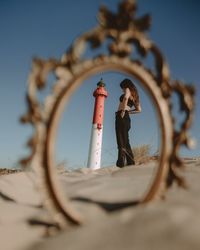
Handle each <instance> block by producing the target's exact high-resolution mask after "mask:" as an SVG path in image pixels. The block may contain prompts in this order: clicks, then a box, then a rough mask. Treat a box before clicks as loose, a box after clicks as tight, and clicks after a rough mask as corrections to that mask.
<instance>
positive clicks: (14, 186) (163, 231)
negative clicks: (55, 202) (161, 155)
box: [0, 159, 200, 250]
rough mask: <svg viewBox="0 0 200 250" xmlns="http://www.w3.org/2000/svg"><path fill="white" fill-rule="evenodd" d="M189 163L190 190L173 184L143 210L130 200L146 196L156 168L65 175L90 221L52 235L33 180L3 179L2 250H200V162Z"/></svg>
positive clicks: (25, 176) (66, 187)
mask: <svg viewBox="0 0 200 250" xmlns="http://www.w3.org/2000/svg"><path fill="white" fill-rule="evenodd" d="M186 162H187V167H186V169H185V173H184V175H185V176H186V177H187V180H188V184H189V187H190V188H189V189H188V190H183V189H180V188H178V187H177V186H176V185H174V186H173V187H172V189H170V190H169V192H168V193H167V196H166V199H165V200H164V201H154V202H152V203H150V204H148V205H140V206H131V201H132V200H133V199H135V198H138V197H141V195H142V194H143V193H144V192H145V189H146V188H147V183H149V182H150V180H151V176H152V173H153V171H154V168H155V164H152V163H149V164H145V165H141V166H133V167H128V168H124V169H119V168H116V167H108V168H104V169H100V170H96V171H92V170H89V169H81V170H76V171H63V172H60V173H59V178H60V181H61V183H62V185H63V189H64V192H65V194H66V196H68V197H69V198H70V199H71V203H72V206H73V207H74V209H77V211H79V213H80V214H81V215H82V216H83V218H84V221H85V223H84V224H83V225H82V226H78V227H70V228H67V229H66V230H63V231H62V232H59V233H57V234H55V235H54V236H49V237H47V236H46V232H47V228H48V225H47V223H45V222H49V223H51V217H50V215H49V214H48V212H47V211H46V210H45V209H44V208H43V207H42V201H41V196H40V192H38V190H37V188H36V187H35V185H34V181H33V180H34V178H33V177H34V176H31V174H27V173H24V172H19V173H13V174H9V175H3V176H0V243H1V249H2V250H11V249H13V250H18V249H19V250H24V249H26V250H45V249H48V250H51V249H52V250H53V249H60V250H62V249H70V250H75V249H76V250H78V249H80V250H100V249H105V250H107V249H109V250H112V249H113V250H114V249H115V250H122V249H139V250H140V249H141V250H147V249H148V250H157V249H158V250H160V249H176V250H177V249H181V250H186V249H187V250H189V249H194V250H196V249H198V250H199V249H200V237H199V232H200V217H199V211H200V199H199V192H200V185H199V179H200V162H199V160H193V161H191V160H188V159H187V160H186ZM116 203H117V204H121V206H116ZM124 203H126V204H128V203H130V205H129V206H126V207H124V205H123V204H124ZM113 204H114V205H113ZM33 221H37V222H40V221H41V222H42V223H35V224H34V225H33V223H31V222H33Z"/></svg>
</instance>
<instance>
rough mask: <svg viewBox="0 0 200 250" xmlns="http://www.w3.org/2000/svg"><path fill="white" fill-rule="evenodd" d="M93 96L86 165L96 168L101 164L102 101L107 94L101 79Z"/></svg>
mask: <svg viewBox="0 0 200 250" xmlns="http://www.w3.org/2000/svg"><path fill="white" fill-rule="evenodd" d="M93 96H94V97H95V105H94V114H93V124H92V133H91V139H90V149H89V155H88V164H87V166H88V167H89V168H92V169H98V168H100V164H101V147H102V135H103V117H104V101H105V98H106V97H107V96H108V93H107V91H106V89H105V83H104V82H103V80H102V79H101V80H100V82H98V83H97V89H96V90H95V91H94V93H93Z"/></svg>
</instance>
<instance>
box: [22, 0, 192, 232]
mask: <svg viewBox="0 0 200 250" xmlns="http://www.w3.org/2000/svg"><path fill="white" fill-rule="evenodd" d="M136 7H137V6H136V3H135V1H133V0H127V1H123V2H121V3H120V4H119V7H118V13H113V12H111V11H109V10H108V9H107V8H106V7H105V6H103V7H101V8H100V11H99V14H98V21H99V25H98V26H97V27H96V28H94V29H93V30H91V31H89V32H86V33H85V34H83V35H81V36H80V37H79V38H77V40H76V41H75V42H74V43H73V44H72V46H71V47H70V48H69V49H68V50H67V52H66V53H64V55H63V56H62V58H61V59H60V60H59V59H49V60H43V59H39V58H34V59H33V64H32V70H31V73H30V76H29V86H28V91H27V97H26V99H27V106H28V110H27V113H26V114H25V115H24V116H23V117H22V118H21V121H22V122H23V123H30V124H32V126H33V127H34V134H33V136H32V138H31V139H30V140H29V141H28V146H29V147H30V151H31V153H30V155H29V156H28V157H26V158H24V159H22V160H21V163H22V165H23V166H30V165H31V167H32V168H33V169H34V170H35V171H36V172H37V173H38V176H39V177H40V179H41V185H42V186H43V190H44V195H45V197H46V198H45V204H46V205H47V207H48V208H50V210H51V211H52V212H53V214H54V215H55V216H54V217H55V218H56V219H55V220H56V221H57V222H58V224H59V225H60V226H61V227H62V226H65V224H66V221H70V222H71V223H75V224H80V223H81V222H82V220H81V218H80V216H79V214H77V213H76V211H74V210H73V209H72V208H71V207H70V202H69V201H68V200H67V199H66V198H63V196H62V195H61V191H60V187H59V184H58V182H57V180H56V177H55V176H56V175H55V170H54V168H53V166H54V159H53V153H54V139H55V134H56V129H57V124H58V121H59V117H60V115H61V113H62V110H63V109H64V104H65V103H66V101H67V100H68V98H69V96H70V95H72V94H73V92H74V91H75V90H76V88H77V87H78V86H79V85H80V84H81V81H83V80H85V79H86V78H87V77H88V76H91V75H93V74H95V73H98V72H102V71H107V70H115V71H120V72H123V73H127V74H129V75H131V76H134V77H136V78H138V80H140V82H141V84H142V85H143V86H144V88H146V90H147V92H148V93H149V94H150V95H151V96H152V98H153V100H154V104H155V107H156V109H157V111H158V114H159V119H160V125H161V130H162V147H161V159H160V165H159V169H158V171H157V174H156V177H155V180H154V182H153V184H152V186H151V187H150V189H149V191H148V192H147V194H146V195H145V197H143V198H142V199H141V200H139V201H137V202H136V204H138V203H139V204H140V203H143V202H148V201H150V200H152V199H155V197H158V196H161V195H163V190H164V189H165V187H169V186H171V185H172V183H173V182H177V183H178V184H179V185H181V186H184V183H185V182H184V179H183V177H181V174H180V173H179V169H181V167H182V166H183V162H182V160H181V158H180V156H179V150H180V147H181V146H182V145H186V146H189V145H190V144H191V139H190V138H189V135H188V134H187V131H188V129H189V128H190V126H191V122H192V118H193V110H194V93H195V91H194V89H193V87H192V86H191V85H184V84H183V83H182V82H180V81H173V80H171V79H170V73H169V68H168V65H167V63H166V62H165V60H164V58H163V56H162V53H161V51H160V50H159V48H158V47H157V46H156V45H155V44H154V42H153V41H151V40H150V39H149V38H148V37H147V34H146V32H147V31H148V29H149V27H150V23H151V20H150V16H149V15H144V16H143V17H140V18H137V17H136V10H137V8H136ZM103 45H106V50H105V49H102V53H101V54H99V55H95V56H93V57H91V58H89V59H87V58H85V57H84V53H85V52H86V49H87V48H88V46H89V48H90V49H91V51H92V52H95V50H96V49H97V48H102V47H103ZM104 47H105V46H104ZM135 51H137V53H138V54H137V53H135ZM136 55H139V56H138V58H136ZM147 55H151V56H152V57H153V59H154V65H153V66H154V67H153V69H150V68H148V67H147V66H145V65H144V64H143V62H142V60H141V57H142V58H145V57H146V56H147ZM50 73H53V74H54V76H55V78H56V81H55V83H54V85H53V88H52V91H51V92H50V93H49V95H48V96H47V97H46V98H45V99H44V101H43V102H42V103H40V101H39V99H38V97H37V95H38V92H39V91H40V90H41V89H42V88H45V87H46V82H47V78H48V75H49V74H50ZM173 93H176V94H177V95H178V96H179V104H180V111H181V112H184V113H185V119H184V121H183V122H182V125H181V127H180V130H179V131H177V130H176V129H175V125H174V124H175V122H174V121H175V117H173V116H172V112H171V109H172V105H173V103H172V94H173ZM163 185H164V186H165V187H164V188H163Z"/></svg>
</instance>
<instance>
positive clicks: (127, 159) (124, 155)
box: [115, 79, 141, 168]
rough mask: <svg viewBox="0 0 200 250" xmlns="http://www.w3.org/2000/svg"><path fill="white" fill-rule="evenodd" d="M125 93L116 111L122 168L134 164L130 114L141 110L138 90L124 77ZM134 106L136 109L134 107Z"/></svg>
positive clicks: (119, 162)
mask: <svg viewBox="0 0 200 250" xmlns="http://www.w3.org/2000/svg"><path fill="white" fill-rule="evenodd" d="M120 87H121V88H122V90H123V92H124V94H122V95H121V96H120V98H119V100H120V102H119V107H118V111H117V112H116V119H115V131H116V137H117V145H118V159H117V162H116V165H117V166H118V167H120V168H122V167H124V166H126V165H134V164H135V161H134V156H133V152H132V149H131V146H130V143H129V136H128V131H129V130H130V128H131V121H130V117H129V114H136V113H140V112H141V106H140V100H139V95H138V91H137V89H136V87H135V85H134V84H133V82H132V81H131V80H129V79H124V80H123V81H122V82H121V83H120ZM133 107H134V109H132V108H133Z"/></svg>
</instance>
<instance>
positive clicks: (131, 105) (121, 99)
mask: <svg viewBox="0 0 200 250" xmlns="http://www.w3.org/2000/svg"><path fill="white" fill-rule="evenodd" d="M123 99H124V94H123V95H121V96H120V98H119V100H120V102H122V101H123ZM127 105H128V106H129V107H130V108H132V107H133V105H134V102H133V100H131V99H128V103H127Z"/></svg>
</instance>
